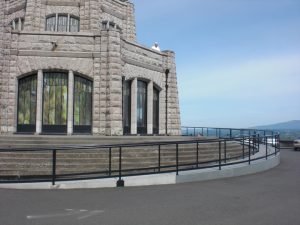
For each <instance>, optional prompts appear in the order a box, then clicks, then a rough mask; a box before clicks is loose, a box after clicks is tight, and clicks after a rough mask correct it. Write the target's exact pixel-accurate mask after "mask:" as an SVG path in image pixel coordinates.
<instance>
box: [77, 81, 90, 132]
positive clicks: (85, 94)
mask: <svg viewBox="0 0 300 225" xmlns="http://www.w3.org/2000/svg"><path fill="white" fill-rule="evenodd" d="M91 128H92V81H90V80H88V79H85V78H83V77H80V76H75V82H74V132H75V133H91Z"/></svg>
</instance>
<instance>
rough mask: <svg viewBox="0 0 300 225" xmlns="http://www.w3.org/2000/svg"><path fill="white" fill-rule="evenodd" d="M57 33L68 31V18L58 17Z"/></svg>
mask: <svg viewBox="0 0 300 225" xmlns="http://www.w3.org/2000/svg"><path fill="white" fill-rule="evenodd" d="M57 31H58V32H66V31H68V16H63V15H59V16H58V22H57Z"/></svg>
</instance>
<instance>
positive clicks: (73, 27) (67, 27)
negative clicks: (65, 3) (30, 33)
mask: <svg viewBox="0 0 300 225" xmlns="http://www.w3.org/2000/svg"><path fill="white" fill-rule="evenodd" d="M46 31H58V32H68V31H70V32H79V18H77V17H75V16H72V15H70V14H63V15H62V14H55V15H52V16H49V17H47V19H46Z"/></svg>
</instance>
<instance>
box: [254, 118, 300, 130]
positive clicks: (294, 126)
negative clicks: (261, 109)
mask: <svg viewBox="0 0 300 225" xmlns="http://www.w3.org/2000/svg"><path fill="white" fill-rule="evenodd" d="M253 128H255V129H265V130H300V120H292V121H288V122H283V123H276V124H271V125H263V126H256V127H253Z"/></svg>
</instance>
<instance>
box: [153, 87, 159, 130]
mask: <svg viewBox="0 0 300 225" xmlns="http://www.w3.org/2000/svg"><path fill="white" fill-rule="evenodd" d="M158 130H159V91H158V90H157V89H156V88H155V87H154V88H153V134H158Z"/></svg>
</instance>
